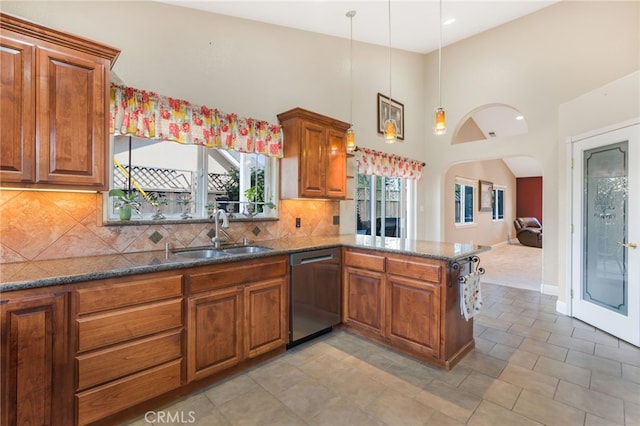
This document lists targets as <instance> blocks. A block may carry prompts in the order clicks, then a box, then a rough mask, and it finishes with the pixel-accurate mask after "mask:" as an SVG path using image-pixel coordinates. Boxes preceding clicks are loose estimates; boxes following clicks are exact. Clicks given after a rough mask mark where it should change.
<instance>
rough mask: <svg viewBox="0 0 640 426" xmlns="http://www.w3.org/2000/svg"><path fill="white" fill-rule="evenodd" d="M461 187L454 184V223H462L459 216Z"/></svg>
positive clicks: (460, 212) (460, 210)
mask: <svg viewBox="0 0 640 426" xmlns="http://www.w3.org/2000/svg"><path fill="white" fill-rule="evenodd" d="M461 194H462V187H461V186H460V185H459V184H457V183H456V187H455V203H456V204H455V216H456V223H461V222H462V221H461V220H460V218H461V216H462V195H461Z"/></svg>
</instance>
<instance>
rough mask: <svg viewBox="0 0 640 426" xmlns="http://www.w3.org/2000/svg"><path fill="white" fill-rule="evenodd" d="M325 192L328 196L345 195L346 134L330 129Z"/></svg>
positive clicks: (338, 196)
mask: <svg viewBox="0 0 640 426" xmlns="http://www.w3.org/2000/svg"><path fill="white" fill-rule="evenodd" d="M327 138H328V141H327V145H328V146H329V149H328V150H327V153H326V156H327V171H326V173H327V177H326V184H325V188H326V194H327V197H330V198H344V197H345V196H346V195H347V135H346V134H345V133H344V132H338V131H336V130H332V129H330V130H329V131H328V133H327Z"/></svg>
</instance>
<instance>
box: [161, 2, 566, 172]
mask: <svg viewBox="0 0 640 426" xmlns="http://www.w3.org/2000/svg"><path fill="white" fill-rule="evenodd" d="M153 1H158V2H161V3H167V4H172V5H177V6H181V7H188V8H192V9H197V10H203V11H207V12H212V13H218V14H221V15H228V16H234V17H238V18H243V19H249V20H253V21H258V22H263V23H268V24H274V25H280V26H284V27H289V28H295V29H299V30H304V31H310V32H315V33H320V34H325V35H330V36H335V37H341V38H345V39H349V38H350V31H351V27H350V20H349V18H348V17H347V12H349V11H355V12H356V14H355V16H354V17H353V39H354V40H356V41H360V42H365V43H371V44H376V45H381V46H385V47H386V46H389V8H390V9H391V46H392V47H393V48H394V49H402V50H408V51H412V52H417V53H424V54H426V53H430V52H433V51H436V50H437V49H438V45H439V42H440V40H439V38H440V31H439V29H440V28H439V12H440V3H439V1H436V0H391V2H389V1H388V0H284V1H282V0H280V1H273V0H253V1H251V0H231V1H229V0H208V1H206V0H203V1H192V0H153ZM557 2H558V0H528V1H524V0H495V1H487V0H442V22H443V23H444V22H446V21H447V20H450V19H452V18H453V19H455V22H453V23H452V24H447V25H442V46H446V45H448V44H452V43H455V42H457V41H460V40H463V39H465V38H468V37H472V36H474V35H476V34H479V33H481V32H484V31H487V30H489V29H491V28H495V27H497V26H500V25H502V24H505V23H507V22H510V21H513V20H515V19H518V18H520V17H522V16H525V15H528V14H530V13H533V12H536V11H538V10H540V9H542V8H545V7H547V6H550V5H552V4H554V3H557ZM492 107H493V108H487V109H484V110H483V109H479V110H477V111H475V112H474V113H473V114H472V115H471V117H472V118H473V119H474V121H476V123H477V125H478V127H480V129H481V130H482V132H483V133H484V134H485V137H487V138H488V137H493V136H489V132H494V133H495V135H496V136H495V137H505V136H511V135H514V134H518V133H523V130H522V126H524V129H525V130H524V132H526V121H523V122H514V120H513V119H512V117H511V116H510V117H509V118H508V119H505V114H506V115H513V114H512V112H511V111H508V109H506V108H501V107H496V106H492ZM505 162H506V163H507V165H508V166H509V167H510V168H511V170H512V172H513V173H514V175H515V176H516V177H527V176H541V175H542V170H541V166H540V163H539V162H537V161H536V160H535V159H533V158H524V157H518V158H509V159H505Z"/></svg>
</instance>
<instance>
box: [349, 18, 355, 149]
mask: <svg viewBox="0 0 640 426" xmlns="http://www.w3.org/2000/svg"><path fill="white" fill-rule="evenodd" d="M354 16H356V11H355V10H350V11H348V12H347V18H349V28H350V42H349V85H350V89H349V90H350V92H351V94H350V96H349V109H350V112H349V128H348V129H347V152H353V151H355V149H356V132H355V130H354V129H353V17H354Z"/></svg>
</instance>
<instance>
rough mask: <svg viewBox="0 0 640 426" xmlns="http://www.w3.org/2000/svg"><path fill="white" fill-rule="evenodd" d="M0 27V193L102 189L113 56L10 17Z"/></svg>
mask: <svg viewBox="0 0 640 426" xmlns="http://www.w3.org/2000/svg"><path fill="white" fill-rule="evenodd" d="M0 23H1V24H2V25H1V28H0V43H1V48H0V55H1V56H0V67H1V68H0V76H1V79H0V81H1V83H0V91H1V92H2V98H1V102H0V137H1V139H0V141H1V143H0V186H2V187H14V188H59V189H88V190H105V189H107V188H108V179H107V175H108V173H107V172H108V159H109V127H108V126H109V120H108V114H109V83H110V69H111V67H112V66H113V64H114V62H115V60H116V58H117V57H118V55H119V53H120V51H119V50H117V49H115V48H112V47H109V46H105V45H103V44H98V43H95V42H93V41H90V40H86V39H84V38H80V37H77V36H74V35H71V34H67V33H63V32H60V31H56V30H53V29H50V28H46V27H43V26H40V25H38V24H34V23H32V22H28V21H24V20H22V19H19V18H16V17H14V16H11V15H6V14H0Z"/></svg>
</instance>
